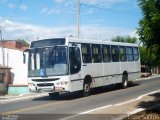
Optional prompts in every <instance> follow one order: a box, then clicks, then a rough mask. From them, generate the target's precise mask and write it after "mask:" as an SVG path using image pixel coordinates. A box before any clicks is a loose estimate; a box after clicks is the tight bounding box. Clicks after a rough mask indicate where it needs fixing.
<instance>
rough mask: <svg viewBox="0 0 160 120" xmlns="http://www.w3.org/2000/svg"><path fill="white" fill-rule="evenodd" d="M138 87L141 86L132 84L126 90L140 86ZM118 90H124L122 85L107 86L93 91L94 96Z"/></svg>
mask: <svg viewBox="0 0 160 120" xmlns="http://www.w3.org/2000/svg"><path fill="white" fill-rule="evenodd" d="M138 85H140V84H138V83H130V84H129V85H128V87H127V88H126V89H128V88H131V87H135V86H138ZM118 90H122V88H121V84H113V85H107V86H104V87H98V88H95V89H93V91H92V95H96V94H102V93H107V92H113V91H118Z"/></svg>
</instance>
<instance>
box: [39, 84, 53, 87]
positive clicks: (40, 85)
mask: <svg viewBox="0 0 160 120" xmlns="http://www.w3.org/2000/svg"><path fill="white" fill-rule="evenodd" d="M53 85H54V83H40V84H37V86H38V87H46V86H53Z"/></svg>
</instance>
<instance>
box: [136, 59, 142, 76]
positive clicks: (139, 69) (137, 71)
mask: <svg viewBox="0 0 160 120" xmlns="http://www.w3.org/2000/svg"><path fill="white" fill-rule="evenodd" d="M134 64H135V65H134V66H135V71H136V73H135V76H134V77H135V78H134V79H139V78H140V77H141V63H140V60H138V61H135V63H134Z"/></svg>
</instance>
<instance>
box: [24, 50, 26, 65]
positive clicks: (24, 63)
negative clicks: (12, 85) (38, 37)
mask: <svg viewBox="0 0 160 120" xmlns="http://www.w3.org/2000/svg"><path fill="white" fill-rule="evenodd" d="M25 63H26V55H25V53H24V52H23V64H25Z"/></svg>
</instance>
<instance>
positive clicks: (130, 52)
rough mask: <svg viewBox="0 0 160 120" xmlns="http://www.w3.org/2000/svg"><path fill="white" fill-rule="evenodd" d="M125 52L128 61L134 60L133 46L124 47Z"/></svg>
mask: <svg viewBox="0 0 160 120" xmlns="http://www.w3.org/2000/svg"><path fill="white" fill-rule="evenodd" d="M126 52H127V60H128V61H134V55H133V48H132V47H126Z"/></svg>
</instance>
